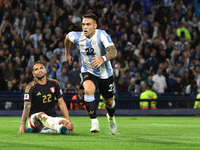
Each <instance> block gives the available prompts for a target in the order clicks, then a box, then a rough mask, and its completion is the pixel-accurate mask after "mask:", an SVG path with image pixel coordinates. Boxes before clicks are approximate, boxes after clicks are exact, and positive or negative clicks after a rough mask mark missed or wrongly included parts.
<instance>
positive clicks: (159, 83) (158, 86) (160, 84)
mask: <svg viewBox="0 0 200 150" xmlns="http://www.w3.org/2000/svg"><path fill="white" fill-rule="evenodd" d="M153 81H154V85H153V88H154V89H155V91H156V92H157V93H165V89H167V83H166V79H165V77H164V76H163V75H162V68H158V70H157V74H155V75H153Z"/></svg>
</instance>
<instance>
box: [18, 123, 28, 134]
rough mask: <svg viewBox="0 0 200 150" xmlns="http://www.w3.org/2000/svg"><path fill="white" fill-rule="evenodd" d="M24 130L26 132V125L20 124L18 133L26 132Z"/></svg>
mask: <svg viewBox="0 0 200 150" xmlns="http://www.w3.org/2000/svg"><path fill="white" fill-rule="evenodd" d="M26 132H27V130H26V126H25V125H21V127H20V129H19V132H18V133H26Z"/></svg>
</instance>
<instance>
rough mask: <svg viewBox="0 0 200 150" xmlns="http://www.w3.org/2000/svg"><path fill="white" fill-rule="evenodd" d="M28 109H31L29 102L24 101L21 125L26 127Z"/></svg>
mask: <svg viewBox="0 0 200 150" xmlns="http://www.w3.org/2000/svg"><path fill="white" fill-rule="evenodd" d="M30 109H31V102H27V101H24V110H23V113H22V121H21V125H26V120H27V118H28V115H29V112H30Z"/></svg>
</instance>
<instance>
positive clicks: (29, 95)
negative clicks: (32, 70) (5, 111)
mask: <svg viewBox="0 0 200 150" xmlns="http://www.w3.org/2000/svg"><path fill="white" fill-rule="evenodd" d="M33 88H34V83H33V82H32V83H30V84H28V85H27V87H26V89H25V92H24V101H30V102H31V101H32V98H33Z"/></svg>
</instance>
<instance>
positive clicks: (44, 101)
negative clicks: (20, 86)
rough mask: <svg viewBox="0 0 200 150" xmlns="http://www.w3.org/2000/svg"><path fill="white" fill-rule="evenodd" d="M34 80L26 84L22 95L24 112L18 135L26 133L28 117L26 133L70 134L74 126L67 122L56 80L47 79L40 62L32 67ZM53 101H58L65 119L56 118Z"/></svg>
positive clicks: (66, 113) (64, 105)
mask: <svg viewBox="0 0 200 150" xmlns="http://www.w3.org/2000/svg"><path fill="white" fill-rule="evenodd" d="M32 73H33V76H34V80H33V81H32V82H30V83H29V84H28V86H27V87H26V89H25V93H24V110H23V113H22V120H21V127H20V129H19V132H18V133H26V132H27V129H26V120H27V118H28V116H29V121H28V126H29V128H28V129H29V130H28V132H31V133H32V132H37V133H39V132H40V131H41V130H42V129H44V128H45V129H49V130H52V131H53V132H50V133H61V134H70V132H73V131H74V125H73V123H72V121H70V120H69V113H68V109H67V107H66V104H65V101H64V100H63V93H62V90H61V89H60V84H59V83H58V81H57V80H54V79H50V78H47V76H46V74H47V72H46V68H45V66H44V64H43V63H42V62H36V63H35V64H34V65H33V72H32ZM55 99H57V100H58V103H59V106H60V110H61V112H62V114H63V115H64V117H65V118H61V117H58V114H57V113H56V110H55V104H56V102H55Z"/></svg>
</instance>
